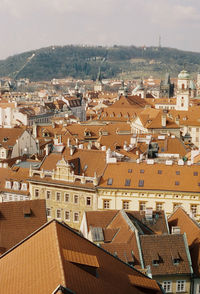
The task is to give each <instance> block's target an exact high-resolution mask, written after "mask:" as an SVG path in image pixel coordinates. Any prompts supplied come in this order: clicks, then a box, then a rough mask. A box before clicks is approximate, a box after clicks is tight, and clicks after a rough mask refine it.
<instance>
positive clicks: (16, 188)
mask: <svg viewBox="0 0 200 294" xmlns="http://www.w3.org/2000/svg"><path fill="white" fill-rule="evenodd" d="M13 190H19V182H17V181H14V182H13Z"/></svg>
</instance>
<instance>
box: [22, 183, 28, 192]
mask: <svg viewBox="0 0 200 294" xmlns="http://www.w3.org/2000/svg"><path fill="white" fill-rule="evenodd" d="M21 190H22V191H27V184H26V183H22V186H21Z"/></svg>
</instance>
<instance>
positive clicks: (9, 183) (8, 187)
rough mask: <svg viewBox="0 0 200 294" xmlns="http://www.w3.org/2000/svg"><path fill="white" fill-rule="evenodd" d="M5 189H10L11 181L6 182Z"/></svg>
mask: <svg viewBox="0 0 200 294" xmlns="http://www.w3.org/2000/svg"><path fill="white" fill-rule="evenodd" d="M5 188H7V189H11V181H6V184H5Z"/></svg>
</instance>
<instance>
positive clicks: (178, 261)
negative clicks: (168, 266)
mask: <svg viewBox="0 0 200 294" xmlns="http://www.w3.org/2000/svg"><path fill="white" fill-rule="evenodd" d="M180 261H181V259H180V258H174V259H173V263H174V264H175V265H178V264H179V263H180Z"/></svg>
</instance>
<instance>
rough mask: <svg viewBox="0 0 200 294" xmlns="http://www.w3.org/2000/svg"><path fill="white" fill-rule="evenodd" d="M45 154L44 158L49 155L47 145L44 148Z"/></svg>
mask: <svg viewBox="0 0 200 294" xmlns="http://www.w3.org/2000/svg"><path fill="white" fill-rule="evenodd" d="M45 154H46V156H47V155H49V145H48V144H46V146H45Z"/></svg>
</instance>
